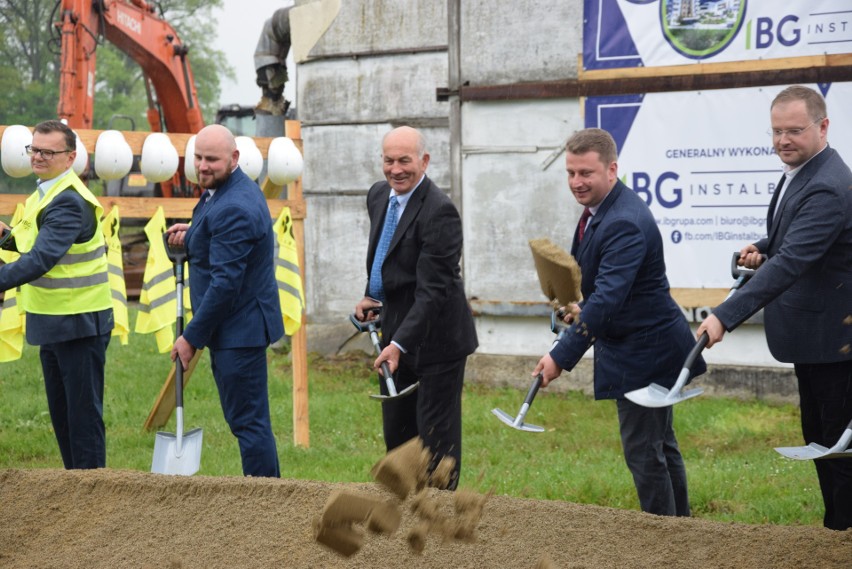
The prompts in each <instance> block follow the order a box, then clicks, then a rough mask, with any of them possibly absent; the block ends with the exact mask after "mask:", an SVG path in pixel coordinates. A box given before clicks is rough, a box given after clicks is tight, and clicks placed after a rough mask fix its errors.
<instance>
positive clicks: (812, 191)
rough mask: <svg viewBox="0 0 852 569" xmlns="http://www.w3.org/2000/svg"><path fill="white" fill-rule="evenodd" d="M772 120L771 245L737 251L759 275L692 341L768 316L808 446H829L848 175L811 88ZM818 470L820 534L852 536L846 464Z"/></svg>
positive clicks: (791, 93)
mask: <svg viewBox="0 0 852 569" xmlns="http://www.w3.org/2000/svg"><path fill="white" fill-rule="evenodd" d="M770 121H771V125H772V128H771V132H772V139H773V144H774V146H775V151H776V152H777V154H778V156H779V157H780V158H781V161H782V162H783V163H784V175H783V176H782V178H781V182H780V183H779V189H777V190H776V191H775V193H774V194H773V196H772V200H771V201H770V203H769V210H768V212H767V216H766V227H767V237H766V238H764V239H761V240H760V241H758V242H757V243H753V244H750V245H746V246H745V247H743V249H742V251H740V263H741V264H743V265H745V266H747V267H750V268H758V267H760V270H758V271H757V272H756V273H755V274H754V276H753V277H752V279H751V280H750V281H749V282H748V283H746V284H745V286H743V288H742V289H741V290H740V291H739V292H737V294H736V295H734V296H732V297H731V298H730V299H728V300H727V301H725V302H724V303H722V304H721V305H719V306H717V307H716V309H715V310H714V311H713V314H712V315H710V316H709V317H708V318H707V319H706V320H704V322H703V323H702V324H701V326H700V327H699V329H698V333H699V334H701V333H703V332H705V331H706V332H707V333H708V335H709V337H710V341H709V342H708V344H707V346H708V347H710V346H712V345H713V344H715V343H716V342H719V341H721V340H722V337H723V335H724V334H725V331H731V330H733V329H734V328H736V327H737V326H739V325H740V324H742V323H743V322H744V321H745V320H747V319H748V318H749V317H750V316H751V315H752V314H754V313H755V312H757V311H758V310H760V309H761V308H764V312H763V315H764V326H765V330H766V339H767V341H768V344H769V350H770V352H771V353H772V355H773V356H774V357H775V358H776V359H777V360H779V361H782V362H789V363H792V364H794V367H795V371H796V377H797V378H798V383H799V398H800V406H801V411H802V434H803V435H804V438H805V441H806V442H807V443H818V444H821V445H824V446H827V447H831V446H834V444H835V443H836V442H837V441H838V439H839V438H840V436H841V434H842V433H843V431H844V429H845V427H846V425H847V424H848V423H849V421H850V420H852V172H850V170H849V167H848V166H847V165H846V164H845V163H844V162H843V160H842V159H841V158H840V155H839V154H838V153H837V152H836V151H835V150H834V149H833V148H831V147H829V146H828V142H827V136H828V115H827V112H826V105H825V100H824V99H823V98H822V96H821V95H820V94H819V93H817V92H816V91H814V90H813V89H810V88H808V87H803V86H799V85H795V86H792V87H788V88H786V89H784V90H783V91H781V92H780V93H779V94H778V95H777V96H776V97H775V99H774V100H773V101H772V105H771V107H770ZM764 255H765V256H766V261H765V262H764V261H763V258H764ZM815 464H816V470H817V477H818V478H819V484H820V489H821V490H822V497H823V502H824V503H825V517H824V520H823V523H824V525H825V527H827V528H831V529H836V530H844V529H847V528H850V527H852V458H845V459H836V460H817V461H815Z"/></svg>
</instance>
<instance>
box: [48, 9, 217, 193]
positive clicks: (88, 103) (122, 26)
mask: <svg viewBox="0 0 852 569" xmlns="http://www.w3.org/2000/svg"><path fill="white" fill-rule="evenodd" d="M60 10H61V12H60V14H59V21H58V22H56V23H55V24H54V26H55V28H56V29H57V30H58V31H59V33H60V36H61V46H62V49H61V54H62V55H61V59H62V61H61V62H60V80H59V104H58V106H57V114H58V116H59V118H60V119H65V120H66V121H67V122H68V125H69V126H71V127H72V128H82V129H90V128H92V116H93V107H94V94H95V68H96V63H97V47H98V45H100V44H102V43H103V42H104V40H106V41H108V42H110V43H111V44H113V45H114V46H116V47H117V48H118V49H120V50H121V51H123V52H124V53H126V54H127V55H128V56H130V57H131V58H132V59H133V60H134V61H136V62H137V63H138V64H139V66H140V67H141V68H142V71H143V75H144V80H145V90H146V92H147V94H148V113H147V118H148V123H149V124H150V127H151V132H171V133H190V134H193V133H196V132H198V131H199V130H201V128H202V127H203V126H204V119H203V117H202V115H201V108H200V107H199V104H198V95H197V93H196V89H195V82H194V80H193V76H192V69H191V67H190V64H189V59H188V58H187V53H188V51H189V50H188V48H187V47H186V46H185V45H184V44H183V43H182V42H181V41H180V38H179V37H178V34H177V32H176V31H175V30H174V28H172V26H171V25H169V23H168V22H166V21H165V20H164V19H163V17H162V15H161V14H160V15H158V14H157V13H156V9H155V7H154V6H153V5H152V4H150V3H148V2H145V1H144V0H61V7H60ZM161 190H162V193H163V196H165V197H171V195H172V184H169V183H164V184H162V187H161Z"/></svg>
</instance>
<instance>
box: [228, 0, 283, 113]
mask: <svg viewBox="0 0 852 569" xmlns="http://www.w3.org/2000/svg"><path fill="white" fill-rule="evenodd" d="M292 5H293V1H292V0H248V1H246V0H224V1H223V2H222V9H221V10H214V16H215V17H216V18H217V19H218V35H217V38H216V40H215V42H214V43H215V45H216V48H217V49H219V50H221V51H222V52H224V53H225V55H226V56H227V57H228V63H230V65H231V67H232V68H233V69H234V71H235V72H236V74H237V80H236V81H230V80H223V81H222V84H221V87H222V95H221V101H220V104H222V105H228V104H232V103H236V104H239V105H244V106H254V105H255V104H257V102H258V101H259V100H260V95H261V92H260V88H259V87H258V86H257V85H256V84H255V77H256V74H255V71H254V49H255V47H257V40H258V38H259V37H260V32H261V30H262V29H263V24H264V22H265V21H266V20H267V19H269V18H270V17H271V16H272V13H273V12H275V10H277V9H278V8H284V7H287V6H292ZM287 72H288V73H289V75H290V80H289V81H288V82H287V85H286V86H285V87H284V96H285V97H286V98H287V99H288V100H289V101H291V102H293V103H295V98H296V96H295V76H296V73H295V66H294V65H293V57H292V51H291V55H290V57H289V58H288V61H287Z"/></svg>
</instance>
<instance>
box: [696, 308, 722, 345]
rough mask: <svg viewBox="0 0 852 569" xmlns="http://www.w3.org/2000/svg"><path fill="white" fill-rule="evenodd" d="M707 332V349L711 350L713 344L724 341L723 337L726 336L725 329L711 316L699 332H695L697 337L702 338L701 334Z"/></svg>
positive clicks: (699, 328)
mask: <svg viewBox="0 0 852 569" xmlns="http://www.w3.org/2000/svg"><path fill="white" fill-rule="evenodd" d="M704 332H707V337H708V338H709V340H707V347H708V348H711V347H712V346H713V344H715V343H717V342H721V341H722V336H724V335H725V327H724V326H723V325H722V322H720V321H719V319H718V318H716V317H715V316H714V315H712V314H711V315H710V316H708V317H707V318H705V319H704V321H703V322H702V323H701V325H700V326H699V327H698V330H696V331H695V337H696V338H700V337H701V334H703V333H704Z"/></svg>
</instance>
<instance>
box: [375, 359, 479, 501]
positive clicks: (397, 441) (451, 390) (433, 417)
mask: <svg viewBox="0 0 852 569" xmlns="http://www.w3.org/2000/svg"><path fill="white" fill-rule="evenodd" d="M466 363H467V358H461V359H458V360H454V361H451V362H446V363H438V364H430V365H428V366H423V367H422V368H421V370H420V373H415V372H414V370H412V369H411V368H409V367H408V366H406V365H404V364H402V363H400V368H399V369H398V370H397V372H396V374H395V376H394V382H395V384H396V388H397V390H398V391H402V390H403V389H405V388H406V387H408V386H409V385H413V384H414V383H416V382H417V381H418V380H419V381H420V386H419V387H418V388H417V389H416V390H415V391H414V393H412V394H411V395H408V396H406V397H403V398H402V399H398V400H396V401H384V402H382V423H383V428H384V435H385V446H386V447H387V450H388V451H390V450H392V449H394V448H396V447H398V446H400V445H402V444H403V443H405V442H407V441H409V440H411V439H412V438H414V437H416V436H419V437H420V438H421V439H422V440H423V444H424V446H426V447H428V448H429V450H430V451H431V452H432V453H433V458H432V462H431V464H430V466H429V469H430V472H431V470H434V468H435V467H436V466H437V465H438V462H440V460H441V459H442V458H443V457H444V456H450V457H452V458H454V459H455V461H456V464H455V468H454V469H453V472H452V473H451V475H450V484H449V486H448V488H449V489H450V490H454V489H455V488H456V487H457V486H458V480H459V474H460V472H461V454H462V418H461V399H462V386H463V384H464V368H465V364H466ZM380 383H381V392H382V394H383V395H387V394H388V391H387V386H386V385H385V382H384V381H381V382H380Z"/></svg>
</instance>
